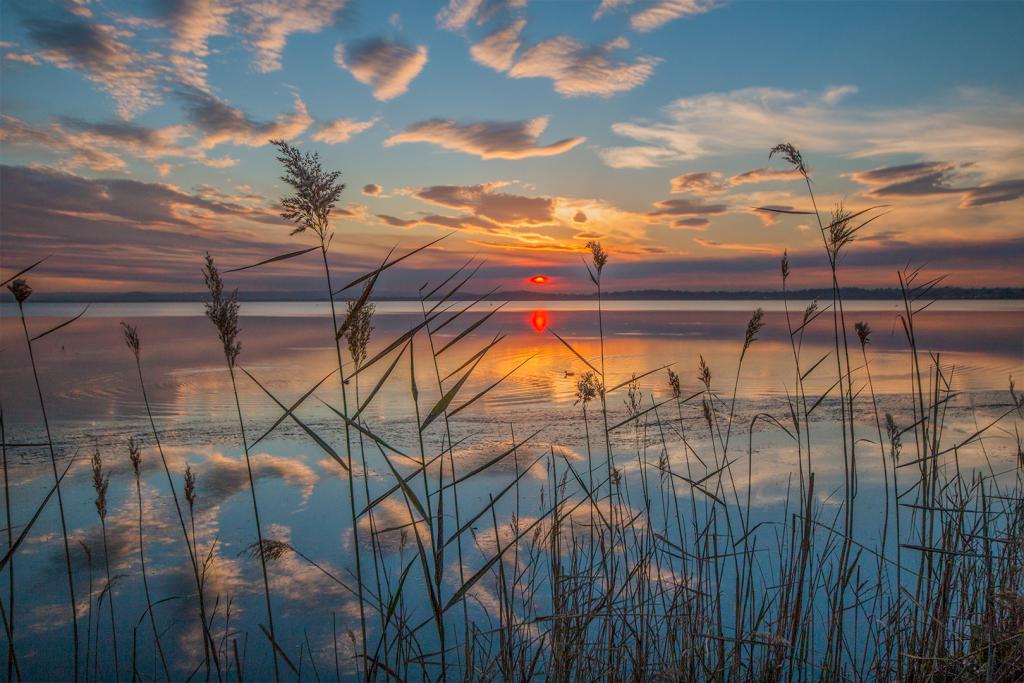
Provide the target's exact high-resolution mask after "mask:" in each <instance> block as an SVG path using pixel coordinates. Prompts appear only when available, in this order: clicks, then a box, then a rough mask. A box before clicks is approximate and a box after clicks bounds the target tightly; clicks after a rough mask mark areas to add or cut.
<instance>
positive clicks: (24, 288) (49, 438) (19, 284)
mask: <svg viewBox="0 0 1024 683" xmlns="http://www.w3.org/2000/svg"><path fill="white" fill-rule="evenodd" d="M8 289H9V290H10V292H11V294H13V295H14V300H15V301H16V302H18V314H19V316H20V318H21V328H22V330H23V331H24V332H25V346H26V347H28V357H29V362H30V363H31V365H32V379H33V381H34V382H35V388H36V395H37V397H38V398H39V412H40V413H41V414H42V417H43V427H44V429H45V430H46V446H47V449H48V451H49V453H50V465H51V469H52V471H53V485H54V487H55V488H56V490H57V508H58V510H59V511H60V531H61V536H62V537H63V540H64V568H65V570H66V573H67V579H68V606H69V608H70V610H71V636H72V642H73V648H74V649H73V651H72V657H73V660H72V670H73V672H74V680H75V681H77V680H78V678H79V672H78V664H79V662H78V659H79V656H78V644H79V643H78V602H77V600H76V599H75V576H74V570H73V568H72V566H71V546H70V543H69V541H68V524H67V517H66V515H65V514H64V495H63V493H62V492H61V486H60V476H59V475H58V474H57V452H56V449H55V448H54V445H53V435H52V434H51V433H50V420H49V418H48V417H47V415H46V402H45V401H44V400H43V386H42V384H41V383H40V381H39V368H38V367H37V365H36V355H35V350H34V349H33V346H32V342H34V341H36V340H37V339H40V338H42V337H44V336H46V335H47V334H49V333H50V332H53V331H54V330H55V329H57V328H53V329H51V330H48V331H46V332H43V333H42V334H38V335H36V336H34V337H33V336H30V335H29V332H28V322H27V321H26V320H25V302H26V301H27V300H28V298H29V297H30V296H32V287H30V286H29V284H28V282H26V281H25V280H23V279H21V278H18V279H15V280H14V281H13V282H11V283H10V284H9V285H8ZM65 324H66V323H65ZM58 327H60V326H58Z"/></svg>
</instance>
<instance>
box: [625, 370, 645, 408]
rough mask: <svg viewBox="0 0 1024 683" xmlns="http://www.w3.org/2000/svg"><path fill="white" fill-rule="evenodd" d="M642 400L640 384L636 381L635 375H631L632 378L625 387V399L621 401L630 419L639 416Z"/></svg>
mask: <svg viewBox="0 0 1024 683" xmlns="http://www.w3.org/2000/svg"><path fill="white" fill-rule="evenodd" d="M643 398H644V395H643V392H641V391H640V383H639V382H638V381H637V379H636V373H633V378H632V379H631V380H630V381H629V384H628V385H627V387H626V398H625V399H624V401H623V403H625V405H626V410H627V411H629V414H630V416H631V417H636V416H637V415H639V414H640V405H641V403H642V402H643Z"/></svg>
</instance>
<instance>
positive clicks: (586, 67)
mask: <svg viewBox="0 0 1024 683" xmlns="http://www.w3.org/2000/svg"><path fill="white" fill-rule="evenodd" d="M628 47H629V41H627V40H626V39H625V38H619V39H617V40H613V41H611V42H608V43H605V44H603V45H599V46H588V45H584V44H583V43H580V42H579V41H577V40H575V39H573V38H570V37H569V36H557V37H555V38H551V39H549V40H545V41H543V42H541V43H538V44H536V45H533V46H532V47H530V48H529V49H528V50H527V51H526V52H525V53H524V54H523V56H522V57H521V58H520V59H519V61H518V62H516V63H515V64H514V65H513V66H512V67H511V68H510V69H509V70H508V72H507V73H508V75H509V76H510V77H512V78H550V79H551V80H552V82H553V83H554V86H555V92H557V93H559V94H560V95H565V96H566V97H583V96H598V97H610V96H612V95H615V94H617V93H620V92H626V91H629V90H632V89H633V88H636V87H638V86H640V85H643V83H645V82H646V81H647V79H648V78H650V77H651V74H653V73H654V67H655V65H656V64H657V63H658V62H659V60H658V59H656V58H653V57H638V58H636V59H634V60H632V61H624V60H620V59H618V58H616V57H614V56H613V53H614V52H616V51H618V50H623V49H626V48H628Z"/></svg>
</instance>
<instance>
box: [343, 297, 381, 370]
mask: <svg viewBox="0 0 1024 683" xmlns="http://www.w3.org/2000/svg"><path fill="white" fill-rule="evenodd" d="M376 310H377V307H376V306H375V305H373V304H369V303H363V304H362V305H360V304H359V302H358V301H349V302H348V320H351V321H352V322H351V324H350V325H349V328H348V329H347V330H345V339H346V340H347V341H348V352H349V353H350V354H351V355H352V362H353V363H355V364H356V367H357V368H358V367H359V366H361V365H362V364H363V361H365V360H366V347H367V346H368V345H369V343H370V335H371V334H372V333H373V313H374V311H376Z"/></svg>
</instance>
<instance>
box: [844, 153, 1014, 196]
mask: <svg viewBox="0 0 1024 683" xmlns="http://www.w3.org/2000/svg"><path fill="white" fill-rule="evenodd" d="M970 166H972V165H971V164H956V163H953V162H948V161H925V162H918V163H913V164H902V165H899V166H886V167H882V168H876V169H874V170H870V171H861V172H858V173H852V174H850V178H852V179H853V180H854V181H856V182H858V183H860V184H862V185H867V186H869V187H870V188H871V189H870V190H869V191H868V194H869V195H871V196H873V197H928V196H935V195H950V194H954V195H960V208H969V207H976V206H985V205H987V204H997V203H1000V202H1009V201H1014V200H1016V199H1020V198H1022V197H1024V179H1022V178H1013V179H1008V180H1001V181H995V182H988V183H982V184H980V185H973V186H960V187H956V186H954V185H953V183H954V182H956V180H957V179H958V177H959V176H960V171H961V170H962V169H964V168H969V167H970Z"/></svg>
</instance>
